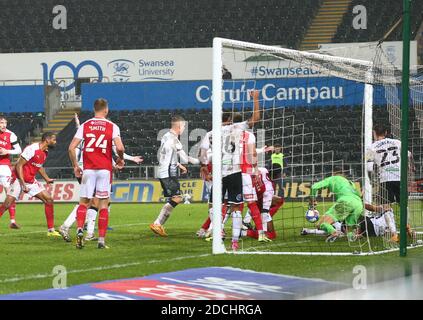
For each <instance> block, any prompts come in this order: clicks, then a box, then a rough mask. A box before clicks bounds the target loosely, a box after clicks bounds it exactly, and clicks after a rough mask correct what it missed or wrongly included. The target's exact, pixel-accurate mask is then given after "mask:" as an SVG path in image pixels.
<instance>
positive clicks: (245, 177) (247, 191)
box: [242, 173, 257, 202]
mask: <svg viewBox="0 0 423 320" xmlns="http://www.w3.org/2000/svg"><path fill="white" fill-rule="evenodd" d="M242 195H243V197H244V200H245V201H247V202H249V201H257V192H256V188H255V187H254V185H253V180H252V179H251V175H250V174H248V173H243V174H242Z"/></svg>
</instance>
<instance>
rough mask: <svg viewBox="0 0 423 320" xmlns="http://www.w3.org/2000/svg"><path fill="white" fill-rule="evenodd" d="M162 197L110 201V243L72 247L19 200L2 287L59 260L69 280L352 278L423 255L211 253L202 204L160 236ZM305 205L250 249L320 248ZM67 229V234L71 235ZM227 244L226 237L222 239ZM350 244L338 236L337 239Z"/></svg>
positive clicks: (1, 236) (13, 288) (2, 255)
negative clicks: (237, 272) (223, 275)
mask: <svg viewBox="0 0 423 320" xmlns="http://www.w3.org/2000/svg"><path fill="white" fill-rule="evenodd" d="M72 208H73V204H56V205H55V217H56V218H55V220H56V227H57V228H58V227H59V226H60V224H61V223H62V222H63V221H64V219H65V218H66V216H67V215H68V213H69V212H70V211H71V210H72ZM160 208H161V205H159V204H113V205H112V213H111V216H110V225H111V226H112V227H113V228H114V229H113V231H109V232H108V234H107V244H108V245H109V246H110V249H109V250H98V249H97V248H96V243H90V242H89V243H87V244H86V247H85V248H84V249H82V250H77V249H76V248H75V245H74V243H65V242H64V241H63V240H62V239H61V238H58V239H50V238H47V236H46V224H45V218H44V208H43V206H42V205H41V204H18V206H17V215H16V216H17V222H18V223H19V224H20V225H21V226H22V228H21V229H20V230H11V229H9V228H8V213H7V212H6V213H5V215H4V216H3V217H2V219H1V220H0V293H1V294H4V293H14V292H23V291H30V290H39V289H48V288H51V287H52V281H53V278H54V274H53V268H54V267H55V266H57V265H62V266H64V267H65V268H66V270H67V272H68V277H67V286H72V285H77V284H83V283H88V282H98V281H104V280H111V279H121V278H132V277H141V276H145V275H149V274H154V273H162V272H170V271H176V270H183V269H188V268H198V267H211V266H232V267H238V268H244V269H251V270H256V271H263V272H273V273H280V274H287V275H295V276H303V277H313V278H323V279H327V280H336V281H343V282H346V283H351V282H350V281H351V279H352V278H353V276H354V274H353V272H352V270H353V267H354V266H356V265H358V264H361V265H365V266H376V267H377V268H378V269H379V270H381V268H384V267H387V268H388V267H389V269H395V270H402V269H403V267H404V266H408V265H409V264H410V263H414V262H415V261H416V262H418V261H422V259H421V258H422V257H423V250H422V249H420V248H417V249H414V250H409V255H408V257H407V258H399V257H398V253H397V252H395V253H390V254H385V255H381V256H360V257H358V256H347V257H342V256H341V257H340V256H337V257H335V256H332V257H321V256H285V255H260V256H257V255H232V254H223V255H212V254H211V243H210V242H206V241H204V240H202V239H198V238H197V237H196V235H195V232H196V231H197V230H198V229H199V227H200V225H201V224H202V222H203V220H204V219H205V217H206V216H207V205H206V204H191V205H181V206H179V207H177V208H176V209H175V210H174V212H173V213H172V215H171V217H170V218H169V220H168V222H167V224H166V230H167V232H168V234H169V237H167V238H161V237H159V236H157V235H155V234H153V233H152V232H151V231H150V230H149V228H148V225H149V224H150V223H151V222H153V221H154V219H155V218H156V216H157V214H158V212H159V210H160ZM304 211H305V210H304V208H303V207H302V205H301V204H300V203H298V204H295V203H291V204H289V203H287V204H286V206H285V207H284V208H283V209H282V210H281V213H278V215H277V216H276V217H275V220H276V221H275V225H276V230H277V232H278V238H277V239H276V240H275V241H274V242H273V243H271V244H267V245H266V244H265V245H261V244H259V243H258V242H257V241H255V240H249V239H245V240H244V241H243V247H244V249H245V250H247V251H254V250H259V251H263V250H265V251H266V250H267V251H290V250H291V251H296V250H302V251H308V250H310V249H311V250H315V251H319V250H320V251H325V250H326V249H327V247H325V246H327V245H326V244H325V243H324V238H322V237H313V236H306V237H300V236H299V233H298V231H299V230H300V229H301V226H302V225H304V217H303V214H304ZM229 226H230V221H229V223H228V224H227V233H228V234H230V228H229ZM74 234H75V231H74V229H73V230H72V233H71V235H72V236H74ZM225 243H226V246H227V247H228V248H229V247H230V240H229V239H228V240H226V241H225ZM332 248H333V249H332V250H334V248H339V250H342V251H351V250H352V249H351V248H349V247H348V243H347V242H345V241H344V240H343V239H341V241H339V242H338V243H337V244H336V246H334V247H332Z"/></svg>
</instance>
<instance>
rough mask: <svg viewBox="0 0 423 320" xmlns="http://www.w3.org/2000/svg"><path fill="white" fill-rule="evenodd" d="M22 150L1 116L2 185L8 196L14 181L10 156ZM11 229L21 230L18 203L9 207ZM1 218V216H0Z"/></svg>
mask: <svg viewBox="0 0 423 320" xmlns="http://www.w3.org/2000/svg"><path fill="white" fill-rule="evenodd" d="M21 153H22V149H21V147H20V145H19V142H18V137H16V135H15V134H14V133H13V132H12V131H10V130H8V129H7V119H6V118H5V117H4V116H0V184H1V185H2V186H3V189H4V191H5V192H6V194H7V193H8V192H9V191H10V184H11V181H12V163H11V160H10V155H19V154H21ZM8 210H9V215H10V224H9V227H10V228H11V229H19V228H20V227H19V225H18V224H17V223H16V220H15V214H16V203H12V204H11V205H10V207H9V209H8ZM0 217H1V215H0Z"/></svg>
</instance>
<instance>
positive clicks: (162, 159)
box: [150, 115, 200, 237]
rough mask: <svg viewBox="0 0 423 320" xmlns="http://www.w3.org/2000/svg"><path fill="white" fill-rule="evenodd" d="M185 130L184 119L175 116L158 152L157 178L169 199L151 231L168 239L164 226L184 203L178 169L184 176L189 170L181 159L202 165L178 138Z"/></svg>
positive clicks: (151, 226) (152, 225) (151, 225)
mask: <svg viewBox="0 0 423 320" xmlns="http://www.w3.org/2000/svg"><path fill="white" fill-rule="evenodd" d="M184 130H185V120H184V118H183V117H181V116H178V115H176V116H173V117H172V121H171V128H170V130H169V132H167V133H166V134H165V135H164V136H163V138H162V140H161V144H160V149H159V152H158V160H159V167H158V170H157V178H158V179H159V181H160V184H161V186H162V188H163V195H164V196H165V197H166V198H168V201H167V202H166V204H165V205H164V206H163V208H162V209H161V210H160V213H159V215H158V217H157V219H156V220H155V221H154V222H153V223H152V224H150V229H151V231H153V232H154V233H156V234H158V235H160V236H162V237H167V233H166V231H165V229H164V227H163V225H164V224H165V223H166V221H167V219H168V218H169V216H170V214H171V213H172V210H173V209H174V208H175V207H176V206H177V205H178V204H179V203H181V202H182V201H183V195H182V194H181V190H180V185H179V181H178V169H180V170H181V171H182V174H185V173H186V172H187V169H186V168H185V166H183V165H182V164H181V163H180V162H179V159H180V160H181V162H183V163H188V162H189V163H191V164H199V163H200V161H199V160H198V159H196V158H193V157H190V156H188V155H187V154H186V153H185V151H184V150H183V146H182V143H181V142H180V141H179V138H178V137H179V135H181V134H182V132H184Z"/></svg>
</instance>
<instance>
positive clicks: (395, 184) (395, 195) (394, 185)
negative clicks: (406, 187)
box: [380, 181, 401, 203]
mask: <svg viewBox="0 0 423 320" xmlns="http://www.w3.org/2000/svg"><path fill="white" fill-rule="evenodd" d="M400 186H401V183H400V182H399V181H386V182H382V183H381V184H380V189H381V190H380V191H381V192H380V195H381V197H382V202H383V200H388V201H389V203H394V202H396V203H400V197H401V192H400Z"/></svg>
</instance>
